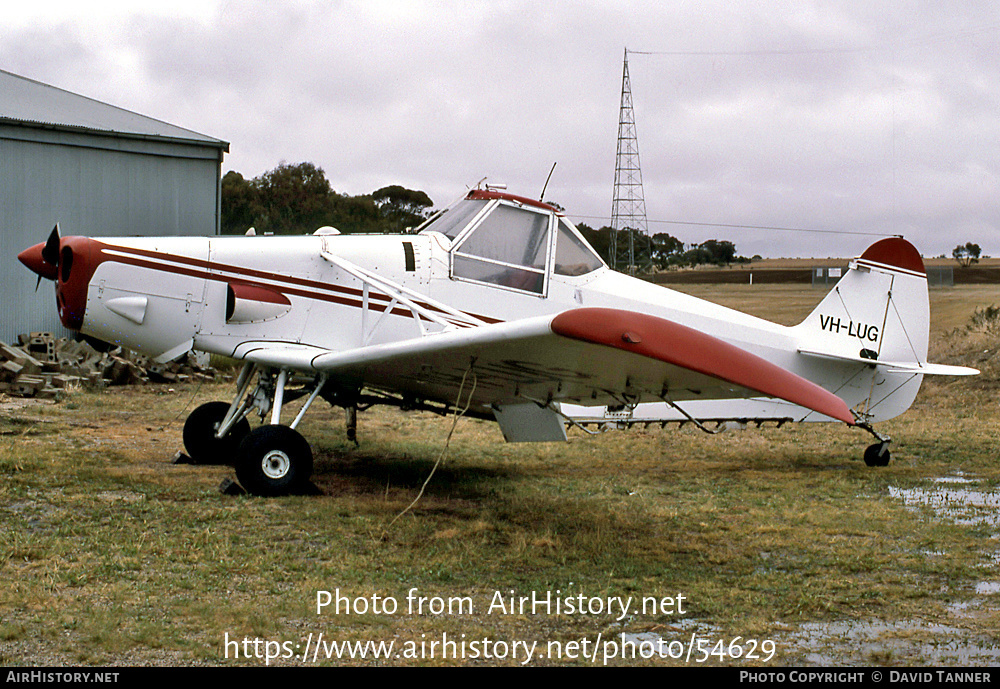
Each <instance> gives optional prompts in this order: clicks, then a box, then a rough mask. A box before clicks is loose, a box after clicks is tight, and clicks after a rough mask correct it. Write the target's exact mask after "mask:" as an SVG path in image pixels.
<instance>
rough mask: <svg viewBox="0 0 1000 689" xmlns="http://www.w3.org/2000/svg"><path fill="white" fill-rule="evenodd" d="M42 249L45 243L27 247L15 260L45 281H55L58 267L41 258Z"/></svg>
mask: <svg viewBox="0 0 1000 689" xmlns="http://www.w3.org/2000/svg"><path fill="white" fill-rule="evenodd" d="M44 248H45V242H41V243H40V244H35V245H34V246H31V247H28V248H27V249H25V250H24V251H22V252H21V253H19V254H18V255H17V260H19V261H20V262H21V263H23V264H24V265H26V266H28V268H30V269H31V270H32V272H34V273H35V274H36V275H41V276H42V277H43V278H45V279H46V280H55V279H56V275H57V274H58V272H59V266H56V265H53V264H51V263H48V262H47V261H46V260H45V259H44V258H42V250H43V249H44Z"/></svg>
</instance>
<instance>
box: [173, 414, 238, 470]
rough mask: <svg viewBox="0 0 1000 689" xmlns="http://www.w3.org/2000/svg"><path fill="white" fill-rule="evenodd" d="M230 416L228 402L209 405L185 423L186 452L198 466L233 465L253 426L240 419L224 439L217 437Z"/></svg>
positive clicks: (191, 415) (189, 417)
mask: <svg viewBox="0 0 1000 689" xmlns="http://www.w3.org/2000/svg"><path fill="white" fill-rule="evenodd" d="M228 412H229V405H228V404H227V403H226V402H207V403H206V404H203V405H201V406H200V407H198V408H197V409H195V410H194V411H193V412H191V414H190V415H189V416H188V417H187V421H185V422H184V449H185V450H187V453H188V456H189V457H190V458H191V459H192V460H193V461H194V463H195V464H232V462H233V460H234V458H235V457H236V451H237V450H238V449H239V446H240V443H241V442H243V439H244V438H246V437H247V436H248V435H249V434H250V423H249V422H248V421H247V420H246V419H240V421H239V422H238V423H236V424H235V425H234V426H233V427H232V429H230V431H229V433H227V434H226V435H224V436H223V437H221V438H216V437H215V434H216V432H217V431H218V430H219V426H221V425H222V422H223V421H224V420H225V418H226V414H227V413H228Z"/></svg>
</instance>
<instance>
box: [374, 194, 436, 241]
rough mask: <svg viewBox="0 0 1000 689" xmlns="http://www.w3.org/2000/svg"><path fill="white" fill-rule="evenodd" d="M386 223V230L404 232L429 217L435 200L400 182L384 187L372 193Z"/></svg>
mask: <svg viewBox="0 0 1000 689" xmlns="http://www.w3.org/2000/svg"><path fill="white" fill-rule="evenodd" d="M371 198H372V201H373V202H374V203H375V207H376V208H378V211H379V213H380V214H381V216H382V218H383V220H384V221H385V223H384V229H383V231H384V232H402V231H404V230H405V229H406V228H408V227H416V226H417V225H419V224H420V223H422V222H423V221H424V220H425V219H426V218H427V211H428V209H430V208H431V207H432V206H433V205H434V202H433V201H431V199H430V197H429V196H428V195H427V194H426V193H424V192H422V191H414V190H413V189H406V188H405V187H401V186H399V185H398V184H394V185H392V186H388V187H382V188H381V189H379V190H377V191H375V192H373V193H372V195H371Z"/></svg>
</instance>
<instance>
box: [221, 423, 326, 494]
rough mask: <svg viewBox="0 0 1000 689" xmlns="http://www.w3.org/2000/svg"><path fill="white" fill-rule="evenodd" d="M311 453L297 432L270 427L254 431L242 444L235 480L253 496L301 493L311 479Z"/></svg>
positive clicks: (274, 425)
mask: <svg viewBox="0 0 1000 689" xmlns="http://www.w3.org/2000/svg"><path fill="white" fill-rule="evenodd" d="M312 468H313V461H312V449H310V447H309V443H308V442H306V439H305V438H303V437H302V435H300V434H299V432H298V431H295V430H292V429H291V428H288V427H287V426H279V425H276V424H271V425H267V426H260V427H259V428H256V429H255V430H253V431H252V432H251V433H250V434H249V435H248V436H247V437H246V438H245V439H244V440H243V442H242V443H240V447H239V451H238V453H237V458H236V477H237V478H238V479H239V480H240V483H241V484H242V485H243V487H244V488H245V489H246V490H247V492H249V493H252V494H253V495H262V496H278V495H291V494H294V493H298V492H301V491H302V490H303V489H304V488H305V486H306V485H307V483H308V481H309V477H310V476H311V475H312Z"/></svg>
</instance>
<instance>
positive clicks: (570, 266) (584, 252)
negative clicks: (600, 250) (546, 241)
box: [554, 219, 604, 275]
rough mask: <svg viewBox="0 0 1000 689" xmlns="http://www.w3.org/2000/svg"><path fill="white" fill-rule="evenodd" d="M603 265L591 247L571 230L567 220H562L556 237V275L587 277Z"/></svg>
mask: <svg viewBox="0 0 1000 689" xmlns="http://www.w3.org/2000/svg"><path fill="white" fill-rule="evenodd" d="M603 265H604V262H603V261H601V259H600V258H599V257H598V256H597V254H596V253H594V250H593V249H592V248H590V245H588V244H587V243H586V242H585V241H584V240H583V239H581V238H580V237H578V236H577V235H576V233H575V232H573V230H572V229H570V227H569V224H568V223H567V222H566V220H565V219H560V221H559V234H558V235H557V236H556V265H555V268H554V272H555V273H556V275H586V274H587V273H592V272H594V271H595V270H597V269H598V268H600V267H601V266H603Z"/></svg>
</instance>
